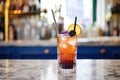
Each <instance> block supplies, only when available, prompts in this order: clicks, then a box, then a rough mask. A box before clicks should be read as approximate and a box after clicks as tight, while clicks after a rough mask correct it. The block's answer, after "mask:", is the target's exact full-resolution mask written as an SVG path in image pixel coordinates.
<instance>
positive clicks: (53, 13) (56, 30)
mask: <svg viewBox="0 0 120 80" xmlns="http://www.w3.org/2000/svg"><path fill="white" fill-rule="evenodd" d="M51 11H52V15H53V19H54V22H55V25H56V27H55V30H56V33H57V34H59V33H58V29H57V27H58V26H57V23H56V19H55V15H54V12H53V9H51Z"/></svg>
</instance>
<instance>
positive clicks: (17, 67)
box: [0, 59, 120, 80]
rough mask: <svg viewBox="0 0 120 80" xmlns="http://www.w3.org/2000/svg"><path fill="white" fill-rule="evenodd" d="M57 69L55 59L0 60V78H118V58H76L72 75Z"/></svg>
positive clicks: (0, 79)
mask: <svg viewBox="0 0 120 80" xmlns="http://www.w3.org/2000/svg"><path fill="white" fill-rule="evenodd" d="M57 70H58V68H57V60H0V80H120V60H86V59H84V60H77V70H76V73H73V74H72V75H71V74H69V75H68V74H67V75H66V74H59V73H58V72H57Z"/></svg>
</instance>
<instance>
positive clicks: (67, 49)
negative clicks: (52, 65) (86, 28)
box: [57, 34, 77, 72]
mask: <svg viewBox="0 0 120 80" xmlns="http://www.w3.org/2000/svg"><path fill="white" fill-rule="evenodd" d="M57 53H58V72H76V54H77V37H76V36H72V37H71V36H69V35H67V34H59V35H58V37H57Z"/></svg>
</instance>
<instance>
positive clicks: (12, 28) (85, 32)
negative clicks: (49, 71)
mask: <svg viewBox="0 0 120 80" xmlns="http://www.w3.org/2000/svg"><path fill="white" fill-rule="evenodd" d="M51 9H53V11H54V13H55V18H56V21H57V25H58V27H57V28H58V30H59V33H60V32H62V31H66V30H67V28H68V26H69V25H70V24H73V23H74V18H75V16H77V24H79V25H80V26H81V28H82V33H81V35H80V36H78V47H79V48H78V52H79V51H81V49H83V46H84V45H85V46H86V47H87V48H85V50H83V54H84V53H85V52H84V51H86V50H87V49H89V50H88V52H87V53H88V54H89V51H93V49H95V48H96V45H97V46H98V50H99V51H97V52H95V53H101V54H102V53H111V52H112V53H114V51H109V50H111V49H115V52H116V55H117V56H118V54H119V53H120V50H119V43H120V39H119V36H120V15H119V14H120V0H0V52H1V55H4V54H6V55H7V54H9V56H10V55H11V54H12V57H13V56H14V55H17V53H18V54H19V53H20V54H22V53H23V54H25V55H26V53H29V54H31V55H32V56H33V55H34V54H36V56H35V57H34V58H36V57H38V56H37V55H39V53H40V52H41V53H46V54H48V53H54V54H55V55H56V52H57V49H56V31H55V28H54V27H55V25H54V20H53V17H52V13H51ZM41 41H42V42H41ZM51 41H52V42H51ZM114 42H115V43H114ZM18 45H21V46H20V47H19V46H18ZM26 45H27V47H30V48H27V49H26V48H25V47H24V46H26ZM89 45H91V47H92V49H90V48H88V46H89ZM106 45H107V46H106ZM116 45H117V46H116ZM16 46H17V48H16ZM43 46H46V47H47V48H46V47H43ZM51 46H52V48H51ZM53 46H54V47H53ZM105 46H106V47H105ZM114 46H115V47H114ZM31 47H32V48H31ZM22 48H23V49H24V50H25V51H24V50H23V49H22ZM106 48H107V49H106ZM39 49H41V50H42V51H43V52H42V51H41V50H39ZM116 49H117V50H118V51H116ZM37 50H38V51H37ZM51 50H52V51H53V52H52V51H51ZM5 51H7V52H5ZM16 51H17V52H16ZM20 51H21V52H20ZM22 51H24V52H22ZM14 53H16V54H14ZM91 53H94V52H91ZM112 53H111V54H105V55H106V56H105V57H103V58H107V57H108V55H110V56H111V55H112ZM27 55H28V54H27ZM86 55H87V54H86ZM86 55H85V56H86ZM9 56H8V58H9ZM45 56H46V55H45ZM87 56H88V57H90V55H87ZM110 56H109V57H108V58H110ZM119 56H120V54H119ZM4 57H6V56H4ZM82 58H83V57H82ZM90 58H91V57H90ZM95 58H96V57H95ZM99 58H101V57H99ZM118 58H119V57H118Z"/></svg>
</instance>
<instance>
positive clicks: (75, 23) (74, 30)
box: [74, 17, 77, 31]
mask: <svg viewBox="0 0 120 80" xmlns="http://www.w3.org/2000/svg"><path fill="white" fill-rule="evenodd" d="M76 22H77V17H75V22H74V31H75V29H76Z"/></svg>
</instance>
